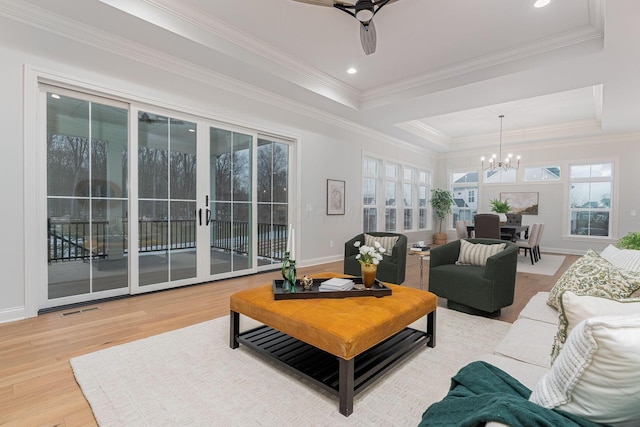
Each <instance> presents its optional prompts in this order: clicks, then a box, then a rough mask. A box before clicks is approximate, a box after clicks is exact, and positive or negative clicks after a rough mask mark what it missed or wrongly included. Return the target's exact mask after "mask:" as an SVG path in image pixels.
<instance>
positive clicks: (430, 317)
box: [427, 310, 436, 347]
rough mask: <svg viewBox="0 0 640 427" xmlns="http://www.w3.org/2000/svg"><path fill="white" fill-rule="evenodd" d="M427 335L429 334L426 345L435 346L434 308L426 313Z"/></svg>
mask: <svg viewBox="0 0 640 427" xmlns="http://www.w3.org/2000/svg"><path fill="white" fill-rule="evenodd" d="M427 335H428V336H431V339H430V340H429V342H428V343H427V347H435V346H436V310H433V311H432V312H431V313H429V314H427Z"/></svg>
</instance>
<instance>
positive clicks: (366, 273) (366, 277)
mask: <svg viewBox="0 0 640 427" xmlns="http://www.w3.org/2000/svg"><path fill="white" fill-rule="evenodd" d="M360 271H361V272H362V284H363V285H364V287H365V288H367V289H370V288H372V287H373V284H374V283H375V282H376V273H377V272H378V266H377V265H375V264H360Z"/></svg>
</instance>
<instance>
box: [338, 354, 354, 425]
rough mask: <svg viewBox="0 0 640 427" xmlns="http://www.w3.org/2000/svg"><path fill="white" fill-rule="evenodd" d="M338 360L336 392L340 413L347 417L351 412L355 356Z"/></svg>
mask: <svg viewBox="0 0 640 427" xmlns="http://www.w3.org/2000/svg"><path fill="white" fill-rule="evenodd" d="M338 360H339V365H340V367H339V371H340V372H339V383H340V385H339V386H338V394H339V396H340V413H341V414H342V415H344V416H345V417H348V416H349V415H351V414H352V413H353V396H354V389H353V387H354V385H355V383H354V380H353V374H354V365H355V358H354V359H350V360H345V359H342V358H338Z"/></svg>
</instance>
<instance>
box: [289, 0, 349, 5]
mask: <svg viewBox="0 0 640 427" xmlns="http://www.w3.org/2000/svg"><path fill="white" fill-rule="evenodd" d="M293 1H297V2H299V3H307V4H312V5H314V6H327V7H333V6H334V5H336V4H340V5H343V6H353V5H354V4H355V1H340V0H293Z"/></svg>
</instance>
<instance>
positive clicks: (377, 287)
mask: <svg viewBox="0 0 640 427" xmlns="http://www.w3.org/2000/svg"><path fill="white" fill-rule="evenodd" d="M329 279H330V277H326V278H322V279H313V287H312V288H311V289H310V290H308V291H305V290H304V288H303V287H302V284H301V283H300V280H296V291H295V292H285V291H284V290H283V289H282V284H283V283H284V280H282V279H280V280H274V281H273V299H275V300H284V299H314V298H351V297H378V298H379V297H384V296H387V295H391V288H389V287H387V286H385V285H384V284H383V283H382V282H381V281H379V280H378V279H376V281H375V283H374V284H373V286H372V287H371V288H370V289H362V290H360V289H355V288H354V289H351V290H349V291H321V290H320V289H319V287H320V285H321V284H322V282H324V281H325V280H329ZM350 279H352V280H353V283H355V284H362V277H353V278H350Z"/></svg>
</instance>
